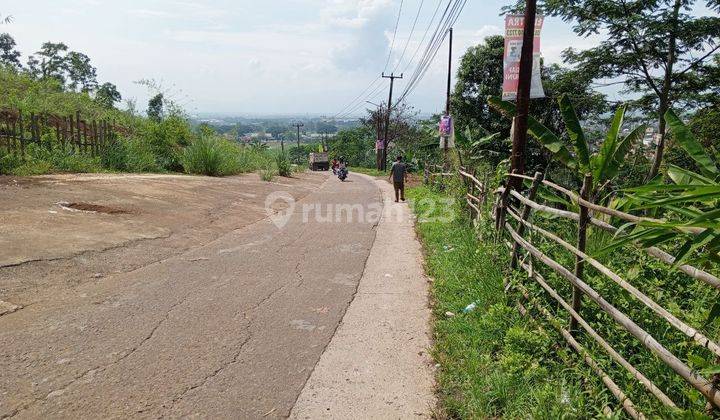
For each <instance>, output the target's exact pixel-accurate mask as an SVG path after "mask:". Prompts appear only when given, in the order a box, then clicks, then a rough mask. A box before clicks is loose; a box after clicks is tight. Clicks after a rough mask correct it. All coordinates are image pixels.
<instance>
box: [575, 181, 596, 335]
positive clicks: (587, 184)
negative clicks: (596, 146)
mask: <svg viewBox="0 0 720 420" xmlns="http://www.w3.org/2000/svg"><path fill="white" fill-rule="evenodd" d="M592 183H593V178H592V175H591V174H585V179H584V180H583V185H582V189H581V190H580V196H581V197H582V198H583V200H587V199H588V197H589V196H590V190H591V189H592ZM588 222H589V211H588V208H587V207H585V206H584V205H582V204H580V220H578V235H577V249H578V250H579V251H580V252H585V247H586V244H587V227H588ZM584 271H585V260H584V259H583V258H582V257H580V256H579V255H576V256H575V273H574V274H575V277H577V278H579V279H580V280H582V278H583V273H584ZM581 306H582V292H581V291H580V289H578V288H577V287H573V293H572V308H573V310H574V311H575V312H578V313H580V307H581ZM576 331H577V320H576V319H575V318H573V317H570V332H571V333H573V334H575V332H576Z"/></svg>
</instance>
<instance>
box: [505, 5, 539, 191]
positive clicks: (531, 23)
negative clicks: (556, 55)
mask: <svg viewBox="0 0 720 420" xmlns="http://www.w3.org/2000/svg"><path fill="white" fill-rule="evenodd" d="M536 12H537V2H536V0H525V19H524V21H523V44H522V50H521V52H520V74H519V75H518V91H517V113H516V115H515V118H513V132H512V155H511V157H510V172H513V173H516V174H524V173H525V148H526V147H525V146H526V144H527V130H528V113H529V108H530V86H531V83H532V71H533V41H534V38H535V13H536ZM510 185H511V186H512V187H513V188H516V189H517V188H519V187H520V186H521V185H522V179H520V178H516V177H512V178H511V179H510Z"/></svg>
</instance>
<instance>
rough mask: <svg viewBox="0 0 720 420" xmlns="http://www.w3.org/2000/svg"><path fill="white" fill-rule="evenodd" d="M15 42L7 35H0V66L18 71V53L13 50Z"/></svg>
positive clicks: (19, 65)
mask: <svg viewBox="0 0 720 420" xmlns="http://www.w3.org/2000/svg"><path fill="white" fill-rule="evenodd" d="M15 45H16V44H15V40H14V39H13V37H12V36H10V34H8V33H4V34H0V64H4V65H6V66H10V67H12V68H16V69H19V68H20V67H22V65H21V64H20V51H18V50H16V49H15Z"/></svg>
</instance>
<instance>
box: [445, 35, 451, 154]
mask: <svg viewBox="0 0 720 420" xmlns="http://www.w3.org/2000/svg"><path fill="white" fill-rule="evenodd" d="M452 51H453V28H450V53H449V56H448V75H447V102H446V103H445V115H450V90H451V88H452V86H451V84H452V58H453V55H452V54H453V53H452ZM445 146H447V143H446V144H445ZM446 149H447V147H446Z"/></svg>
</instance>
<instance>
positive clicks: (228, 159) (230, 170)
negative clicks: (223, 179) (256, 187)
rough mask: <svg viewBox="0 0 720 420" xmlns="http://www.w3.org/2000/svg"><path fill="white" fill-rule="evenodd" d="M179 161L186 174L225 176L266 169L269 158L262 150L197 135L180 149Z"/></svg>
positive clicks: (267, 152) (271, 160)
mask: <svg viewBox="0 0 720 420" xmlns="http://www.w3.org/2000/svg"><path fill="white" fill-rule="evenodd" d="M181 162H182V165H183V168H184V170H185V172H187V173H190V174H198V175H209V176H226V175H234V174H239V173H243V172H253V171H256V170H258V169H263V168H267V167H268V166H270V165H272V163H273V157H272V155H271V152H270V151H268V150H266V149H258V148H253V147H245V146H241V145H238V144H237V143H233V142H231V141H229V140H225V139H223V138H220V137H201V138H199V139H197V140H195V141H193V142H192V143H190V145H189V146H188V147H186V148H185V149H184V150H183V154H182V158H181Z"/></svg>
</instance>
